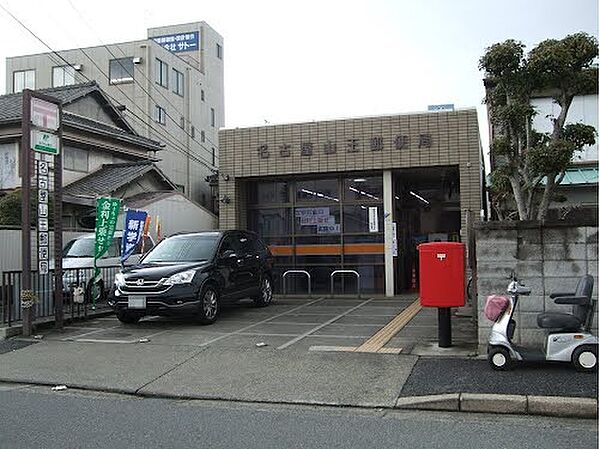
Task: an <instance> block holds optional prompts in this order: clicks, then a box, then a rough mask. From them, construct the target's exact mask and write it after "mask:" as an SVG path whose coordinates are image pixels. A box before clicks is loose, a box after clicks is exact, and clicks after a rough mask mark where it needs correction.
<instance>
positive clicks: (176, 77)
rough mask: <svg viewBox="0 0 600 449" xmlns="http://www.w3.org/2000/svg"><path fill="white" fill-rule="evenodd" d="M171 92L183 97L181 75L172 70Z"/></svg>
mask: <svg viewBox="0 0 600 449" xmlns="http://www.w3.org/2000/svg"><path fill="white" fill-rule="evenodd" d="M173 92H175V93H176V94H177V95H181V96H182V97H183V73H181V72H180V71H178V70H175V69H173Z"/></svg>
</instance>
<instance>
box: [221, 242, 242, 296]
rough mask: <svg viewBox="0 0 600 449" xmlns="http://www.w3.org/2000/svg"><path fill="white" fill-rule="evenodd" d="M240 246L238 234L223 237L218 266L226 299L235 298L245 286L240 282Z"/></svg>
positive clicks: (222, 294)
mask: <svg viewBox="0 0 600 449" xmlns="http://www.w3.org/2000/svg"><path fill="white" fill-rule="evenodd" d="M238 253H239V247H238V243H237V239H236V236H235V235H234V234H232V233H228V234H226V235H225V236H224V237H223V240H222V241H221V244H220V246H219V252H218V254H217V266H218V270H219V273H220V275H221V278H222V279H223V285H222V288H221V296H222V297H223V298H224V299H235V298H236V297H237V296H238V294H239V291H240V289H242V288H243V286H242V285H241V284H240V267H241V260H240V258H239V254H238Z"/></svg>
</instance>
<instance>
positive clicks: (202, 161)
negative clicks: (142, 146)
mask: <svg viewBox="0 0 600 449" xmlns="http://www.w3.org/2000/svg"><path fill="white" fill-rule="evenodd" d="M0 9H2V10H3V11H4V12H6V13H7V14H8V15H9V16H10V17H11V18H12V19H13V20H15V21H16V22H17V23H18V24H19V25H20V26H21V27H22V28H24V29H25V30H26V31H27V32H28V33H29V34H31V35H32V36H33V37H34V38H35V39H36V40H37V41H39V42H40V43H41V44H42V45H44V47H46V48H47V49H48V50H50V54H48V58H49V59H50V60H52V61H53V62H54V63H57V62H58V61H56V59H54V58H53V57H52V55H54V56H56V57H57V58H59V60H60V61H62V62H63V63H64V64H65V65H67V66H69V67H71V68H73V69H75V67H74V66H73V64H71V63H70V62H69V61H67V60H66V59H65V58H64V57H63V56H62V55H61V54H60V53H58V52H57V51H56V50H54V49H53V48H52V47H51V46H50V45H49V44H47V43H46V42H45V41H44V40H43V39H42V38H41V37H39V36H38V35H37V34H36V33H35V32H34V31H33V30H31V29H30V28H29V27H28V26H27V25H25V24H24V23H23V22H22V21H21V20H20V19H19V18H18V17H16V16H15V15H14V14H13V13H12V12H10V11H9V10H8V9H7V8H6V7H4V6H3V5H2V4H0ZM78 50H81V52H82V53H83V54H84V55H85V56H86V57H87V58H88V59H89V60H90V62H92V64H94V66H96V68H97V69H98V70H99V71H100V73H102V75H103V76H104V77H106V78H107V79H108V80H109V82H110V78H109V76H108V75H106V74H105V73H104V72H103V70H102V69H101V68H100V67H99V66H98V65H97V64H96V62H95V61H94V60H93V59H92V58H91V57H90V56H89V55H88V54H87V53H86V52H85V50H83V48H79V49H78ZM79 75H80V76H82V77H83V78H85V79H86V80H87V81H88V82H93V81H94V80H92V79H90V78H89V77H88V76H86V75H85V74H83V73H79ZM115 87H116V88H117V89H118V90H119V92H121V94H123V96H124V97H125V98H127V99H128V100H129V101H131V103H132V104H133V105H134V106H135V107H137V108H138V109H139V110H140V111H142V113H143V115H146V117H148V118H149V119H150V122H146V121H145V120H144V119H142V118H141V117H139V116H138V115H137V114H135V113H134V112H133V111H132V110H128V112H129V114H131V115H132V116H133V117H134V118H136V119H137V120H138V121H140V122H141V123H142V124H144V125H146V126H147V127H149V128H150V129H152V130H153V131H155V132H156V133H157V134H159V135H161V137H164V138H165V140H166V142H168V143H170V144H171V145H172V148H173V149H174V150H175V151H177V152H179V153H180V154H183V155H184V156H187V157H189V158H190V159H191V160H193V161H195V162H198V163H199V164H201V165H203V166H205V167H206V168H208V169H209V170H211V171H212V172H213V173H214V172H216V169H215V168H214V167H215V166H214V165H212V164H211V163H209V162H208V161H206V160H205V159H204V158H202V157H201V156H199V155H198V156H196V155H194V154H192V153H191V152H190V151H189V150H187V149H186V148H184V147H182V146H180V145H179V143H178V142H177V140H175V141H173V140H170V139H167V138H166V136H165V135H164V133H165V132H166V133H167V134H168V135H169V136H171V137H173V138H174V139H177V137H176V136H174V135H173V134H172V133H170V132H169V131H168V130H167V129H165V130H160V129H159V128H155V127H153V126H152V125H151V124H150V123H151V122H153V121H154V118H153V117H151V116H150V115H148V114H146V113H145V111H144V110H143V109H142V108H141V107H140V106H139V105H137V104H136V103H135V102H134V101H133V100H132V99H131V98H130V97H129V96H128V95H127V94H126V93H125V92H124V91H123V90H122V89H121V88H120V87H119V85H115ZM103 92H104V94H105V95H106V96H107V97H108V98H109V99H111V100H112V101H113V102H115V103H116V104H119V100H118V99H116V98H115V97H113V96H112V95H110V94H109V93H108V92H106V91H103Z"/></svg>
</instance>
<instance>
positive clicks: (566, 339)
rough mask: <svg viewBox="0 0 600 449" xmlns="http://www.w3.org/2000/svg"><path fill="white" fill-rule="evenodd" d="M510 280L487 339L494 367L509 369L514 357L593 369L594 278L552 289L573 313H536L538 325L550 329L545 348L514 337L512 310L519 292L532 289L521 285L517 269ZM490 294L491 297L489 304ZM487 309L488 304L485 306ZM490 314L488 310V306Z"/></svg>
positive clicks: (595, 365)
mask: <svg viewBox="0 0 600 449" xmlns="http://www.w3.org/2000/svg"><path fill="white" fill-rule="evenodd" d="M510 279H511V280H510V283H509V284H508V289H507V292H508V294H509V297H508V298H503V297H495V298H496V299H498V298H503V299H504V300H505V304H502V305H501V306H500V309H498V311H499V312H500V311H501V310H502V309H503V311H501V313H498V316H497V318H496V319H495V323H494V325H493V326H492V331H491V333H490V338H489V342H488V361H489V363H490V365H491V367H492V368H493V369H495V370H508V369H511V368H512V367H513V366H514V362H515V361H552V362H571V363H572V364H573V365H574V366H575V368H576V369H577V370H578V371H584V372H591V371H595V370H597V368H598V337H596V336H595V335H593V334H592V333H591V328H592V323H593V321H594V308H595V307H594V306H595V301H594V300H593V299H592V290H593V289H594V278H593V277H592V276H590V275H589V274H588V275H585V276H583V277H581V278H580V279H579V282H578V283H577V288H576V289H575V291H574V292H568V293H552V294H551V295H550V298H552V299H554V302H555V303H556V304H565V305H572V306H573V310H572V313H560V312H544V313H540V314H539V315H538V316H537V325H538V327H540V328H542V329H547V333H546V338H545V341H544V347H543V348H542V349H535V348H523V347H519V346H517V345H515V344H514V343H513V342H512V338H513V335H514V332H515V328H516V322H515V320H514V319H513V314H514V311H515V309H516V308H517V304H518V302H519V296H527V295H529V294H530V293H531V289H530V288H527V287H525V286H524V285H521V284H520V283H519V281H518V280H517V278H516V276H515V274H514V272H513V273H512V274H511V277H510ZM490 299H491V297H490V298H488V304H489V301H490ZM486 309H487V306H486ZM486 314H487V310H486Z"/></svg>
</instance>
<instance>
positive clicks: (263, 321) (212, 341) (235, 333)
mask: <svg viewBox="0 0 600 449" xmlns="http://www.w3.org/2000/svg"><path fill="white" fill-rule="evenodd" d="M324 299H325V298H317V299H315V300H314V301H310V302H307V303H304V304H301V305H299V306H298V307H294V308H293V309H290V310H288V311H287V312H282V313H279V314H277V315H274V316H272V317H270V318H267V319H266V320H262V321H259V322H258V323H254V324H250V325H249V326H246V327H243V328H241V329H238V330H236V331H233V332H229V333H227V334H225V335H221V336H219V337H216V338H213V339H212V340H208V341H205V342H204V343H202V344H201V345H198V346H199V347H204V346H208V345H209V344H211V343H214V342H216V341H219V340H222V339H224V338H228V337H230V336H232V335H238V334H240V333H242V332H244V331H246V330H248V329H252V328H253V327H256V326H259V325H261V324H264V323H268V322H269V321H273V320H274V319H275V318H279V317H280V316H284V315H287V314H289V313H292V312H295V311H296V310H299V309H302V308H303V307H307V306H310V305H312V304H316V303H317V302H320V301H323V300H324Z"/></svg>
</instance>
